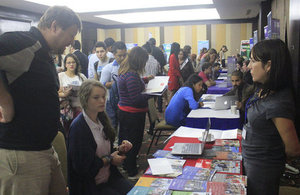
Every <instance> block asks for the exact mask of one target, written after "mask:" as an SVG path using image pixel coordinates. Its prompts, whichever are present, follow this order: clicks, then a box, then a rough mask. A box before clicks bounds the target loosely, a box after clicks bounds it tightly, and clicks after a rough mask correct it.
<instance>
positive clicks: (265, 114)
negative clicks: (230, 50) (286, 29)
mask: <svg viewBox="0 0 300 195" xmlns="http://www.w3.org/2000/svg"><path fill="white" fill-rule="evenodd" d="M249 68H250V71H251V74H252V76H253V81H254V83H255V87H254V88H253V91H252V93H250V97H249V98H247V99H246V100H245V101H244V102H245V124H244V127H243V133H242V136H243V139H242V149H243V150H242V154H243V160H244V167H245V173H246V175H247V177H248V179H247V181H248V187H247V191H248V194H249V195H252V194H254V195H258V194H272V195H274V194H278V191H279V181H280V176H281V175H282V172H283V170H284V168H285V161H286V158H287V157H288V158H289V157H296V156H300V144H299V140H298V138H297V134H296V129H295V126H294V122H293V121H294V119H295V118H294V117H295V104H294V97H293V88H292V85H293V82H292V78H291V75H292V64H291V58H290V54H289V51H288V49H287V47H286V45H285V43H284V42H283V41H281V40H279V39H278V40H264V41H261V42H259V43H257V44H256V45H254V47H253V48H252V52H251V61H250V64H249Z"/></svg>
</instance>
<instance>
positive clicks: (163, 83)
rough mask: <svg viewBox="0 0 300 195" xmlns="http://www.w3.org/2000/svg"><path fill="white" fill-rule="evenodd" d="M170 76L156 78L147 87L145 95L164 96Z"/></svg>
mask: <svg viewBox="0 0 300 195" xmlns="http://www.w3.org/2000/svg"><path fill="white" fill-rule="evenodd" d="M168 81H169V76H155V77H154V79H151V80H150V81H149V82H148V84H147V85H146V89H145V91H144V92H143V94H149V95H162V93H163V92H164V90H165V89H166V88H167V86H168Z"/></svg>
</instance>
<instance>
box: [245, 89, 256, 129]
mask: <svg viewBox="0 0 300 195" xmlns="http://www.w3.org/2000/svg"><path fill="white" fill-rule="evenodd" d="M256 93H257V91H256V92H255V93H254V94H256ZM254 94H253V95H252V96H251V97H250V98H249V99H248V100H247V103H246V106H245V124H246V123H247V122H248V120H247V112H248V109H249V108H250V107H251V105H252V104H254V103H255V102H256V101H257V100H259V99H260V98H259V97H258V96H256V97H254Z"/></svg>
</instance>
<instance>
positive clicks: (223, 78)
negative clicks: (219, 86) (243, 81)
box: [218, 76, 227, 80]
mask: <svg viewBox="0 0 300 195" xmlns="http://www.w3.org/2000/svg"><path fill="white" fill-rule="evenodd" d="M218 80H227V76H219V77H218Z"/></svg>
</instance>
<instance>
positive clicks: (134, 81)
mask: <svg viewBox="0 0 300 195" xmlns="http://www.w3.org/2000/svg"><path fill="white" fill-rule="evenodd" d="M118 89H119V96H120V100H119V104H118V106H119V108H120V109H121V110H123V111H126V112H147V111H148V98H149V96H148V95H145V94H142V92H143V91H144V90H145V83H144V81H143V80H142V79H141V78H140V76H139V74H137V73H135V72H127V73H125V74H122V75H120V76H119V79H118Z"/></svg>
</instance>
